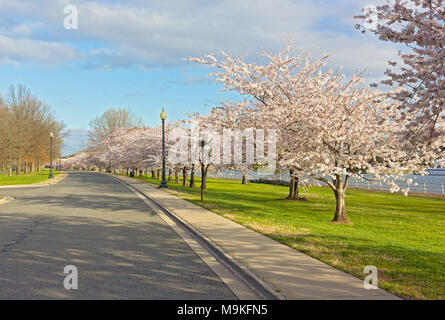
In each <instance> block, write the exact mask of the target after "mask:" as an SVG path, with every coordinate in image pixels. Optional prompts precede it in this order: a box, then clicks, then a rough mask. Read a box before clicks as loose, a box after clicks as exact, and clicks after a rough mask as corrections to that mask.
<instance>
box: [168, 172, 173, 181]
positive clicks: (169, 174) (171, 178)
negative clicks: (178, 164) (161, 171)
mask: <svg viewBox="0 0 445 320" xmlns="http://www.w3.org/2000/svg"><path fill="white" fill-rule="evenodd" d="M172 181H173V176H172V169H168V182H172Z"/></svg>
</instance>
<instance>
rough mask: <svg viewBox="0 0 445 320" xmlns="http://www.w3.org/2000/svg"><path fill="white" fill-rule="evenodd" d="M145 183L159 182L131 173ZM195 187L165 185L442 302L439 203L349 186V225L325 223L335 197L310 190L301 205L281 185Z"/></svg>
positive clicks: (414, 295)
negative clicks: (202, 194) (370, 268)
mask: <svg viewBox="0 0 445 320" xmlns="http://www.w3.org/2000/svg"><path fill="white" fill-rule="evenodd" d="M138 178H139V179H142V180H145V181H147V182H151V183H155V184H159V181H157V180H153V179H147V178H144V177H138ZM197 186H198V187H197V188H193V189H191V188H188V187H183V186H182V185H175V184H173V183H170V184H169V187H170V190H172V191H174V192H175V193H177V194H178V195H180V196H181V197H182V198H184V199H186V200H189V201H191V202H193V203H196V204H198V205H202V206H203V207H205V208H208V209H209V210H212V211H214V212H215V213H218V214H220V215H222V216H224V217H226V218H229V219H231V220H233V221H236V222H237V223H240V224H242V225H244V226H246V227H248V228H251V229H253V230H256V231H258V232H260V233H263V234H265V235H267V236H269V237H271V238H273V239H275V240H277V241H279V242H281V243H284V244H286V245H288V246H290V247H292V248H295V249H298V250H300V251H302V252H304V253H306V254H308V255H310V256H312V257H315V258H317V259H319V260H321V261H324V262H326V263H328V264H330V265H332V266H334V267H336V268H338V269H341V270H344V271H346V272H348V273H350V274H352V275H354V276H356V277H359V278H361V279H363V278H364V277H365V275H364V274H363V268H364V267H365V266H367V265H374V266H376V267H377V268H378V271H379V287H380V288H382V289H385V290H388V291H390V292H392V293H395V294H397V295H398V296H401V297H403V298H410V299H445V275H444V272H445V201H444V200H443V199H440V198H428V197H405V196H403V195H396V194H387V193H379V192H369V191H358V190H349V191H348V192H347V197H346V206H347V213H348V217H349V219H350V220H351V221H352V222H353V223H354V225H339V224H333V223H330V220H331V219H332V218H333V216H334V210H335V198H334V195H333V193H332V191H331V190H330V189H328V188H319V187H312V188H310V189H309V190H308V191H307V192H306V193H304V194H303V195H304V196H305V197H306V198H307V199H308V201H307V202H301V201H299V202H292V201H287V200H284V198H285V197H286V196H287V192H288V188H287V187H283V186H274V185H266V184H253V183H252V184H248V185H242V184H241V183H240V181H235V180H216V179H209V181H208V184H207V188H208V190H207V191H206V192H205V200H204V203H203V204H202V203H201V202H200V200H199V194H200V190H199V179H197Z"/></svg>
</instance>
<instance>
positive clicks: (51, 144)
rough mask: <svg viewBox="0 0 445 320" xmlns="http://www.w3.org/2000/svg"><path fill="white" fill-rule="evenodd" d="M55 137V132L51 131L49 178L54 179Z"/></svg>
mask: <svg viewBox="0 0 445 320" xmlns="http://www.w3.org/2000/svg"><path fill="white" fill-rule="evenodd" d="M53 139H54V133H53V132H51V133H50V134H49V141H50V146H49V161H50V163H49V176H48V179H52V178H54V176H53Z"/></svg>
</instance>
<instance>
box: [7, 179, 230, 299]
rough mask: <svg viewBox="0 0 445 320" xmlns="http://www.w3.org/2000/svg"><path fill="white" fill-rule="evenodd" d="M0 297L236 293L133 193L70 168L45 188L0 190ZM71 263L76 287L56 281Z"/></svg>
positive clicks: (214, 295)
mask: <svg viewBox="0 0 445 320" xmlns="http://www.w3.org/2000/svg"><path fill="white" fill-rule="evenodd" d="M0 193H1V195H3V196H11V197H14V198H15V200H14V201H12V202H8V203H6V204H4V205H0V299H235V298H236V297H235V296H234V294H233V293H232V291H231V290H230V289H229V288H228V287H227V286H226V285H225V284H224V283H223V282H222V281H221V280H220V279H219V278H218V277H217V276H216V275H215V273H213V271H212V270H211V269H210V268H209V267H208V266H207V265H206V264H205V263H204V262H203V261H202V260H201V258H200V257H199V256H198V255H197V254H195V252H194V251H193V250H192V249H191V248H190V247H189V246H188V245H187V244H186V243H185V242H184V241H183V240H182V239H181V238H180V237H179V236H178V235H177V234H176V233H175V232H174V231H173V229H171V228H170V227H169V226H168V225H167V224H166V223H165V222H164V221H163V220H162V219H161V218H160V217H159V216H157V215H156V214H155V213H154V212H153V211H152V210H151V209H150V208H149V207H148V206H147V205H146V204H145V203H144V202H143V201H142V200H141V199H140V198H139V197H138V196H137V195H135V194H134V193H133V192H132V191H130V190H129V189H128V188H126V187H125V186H124V185H122V184H121V183H119V182H118V181H116V180H114V179H112V178H111V177H109V176H106V175H102V174H96V173H87V172H72V173H70V174H69V175H68V176H67V178H65V179H64V180H62V181H61V182H59V183H58V184H55V185H52V186H47V187H38V188H37V187H36V188H17V189H0ZM67 265H75V266H76V267H77V269H78V279H79V282H78V283H79V288H78V290H66V289H65V288H64V286H63V281H64V278H65V277H66V276H67V275H66V274H64V273H63V270H64V267H65V266H67Z"/></svg>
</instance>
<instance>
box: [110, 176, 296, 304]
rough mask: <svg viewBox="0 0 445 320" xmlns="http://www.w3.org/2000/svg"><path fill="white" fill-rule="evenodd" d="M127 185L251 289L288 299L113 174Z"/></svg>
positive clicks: (177, 217) (165, 209)
mask: <svg viewBox="0 0 445 320" xmlns="http://www.w3.org/2000/svg"><path fill="white" fill-rule="evenodd" d="M111 177H112V178H113V179H116V180H118V181H120V182H121V183H123V184H124V185H126V186H127V187H129V188H133V189H134V190H136V191H137V192H139V194H141V195H142V196H143V197H144V198H146V199H147V200H148V201H150V202H151V203H153V204H154V205H155V206H156V207H157V208H158V209H159V210H161V211H162V212H163V213H164V214H166V215H167V216H168V217H169V218H170V219H172V220H173V221H174V222H175V223H177V224H178V225H179V226H180V227H182V228H183V229H184V230H185V231H187V232H188V233H189V234H190V235H192V237H193V238H195V240H196V241H197V242H198V243H199V244H200V245H201V246H203V247H204V248H205V249H207V250H208V251H209V252H210V253H211V254H212V255H213V256H214V257H215V258H217V259H218V260H219V261H220V262H221V263H222V264H223V265H225V266H226V267H227V268H228V269H229V270H231V271H232V272H233V273H234V274H235V275H236V276H237V277H238V278H239V279H240V280H241V281H243V282H244V283H245V284H246V285H248V286H249V287H250V288H251V289H253V290H254V291H255V292H257V293H258V294H259V295H260V296H262V297H264V298H265V299H266V300H288V297H287V296H286V295H285V294H284V293H281V292H279V290H277V289H276V288H275V287H274V286H272V285H271V284H270V283H268V282H267V281H266V280H264V279H263V278H262V277H260V276H259V275H257V274H256V273H255V272H254V271H253V270H251V269H250V268H249V267H247V266H246V265H245V264H244V263H242V262H241V261H239V260H238V259H236V258H235V257H233V256H232V255H231V254H230V253H229V252H227V250H225V249H224V248H222V247H221V246H219V245H218V244H217V243H215V242H214V241H213V240H212V239H210V238H209V237H207V236H206V235H205V234H203V233H202V232H200V231H199V230H197V229H196V228H194V227H193V226H192V225H191V224H190V223H188V222H187V221H185V220H184V219H182V218H180V217H179V216H177V215H176V214H175V213H174V212H172V211H170V210H169V209H167V208H166V207H164V206H163V205H161V204H160V203H159V202H158V201H156V200H154V199H152V198H151V197H149V196H148V195H146V194H145V193H144V192H143V191H141V190H139V189H138V188H137V187H135V186H133V185H131V184H129V183H128V182H127V181H125V180H123V179H120V178H118V177H114V176H111Z"/></svg>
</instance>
